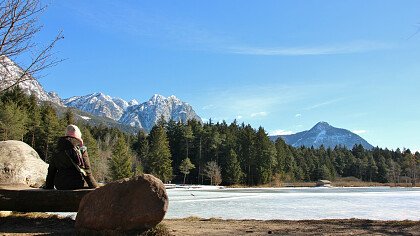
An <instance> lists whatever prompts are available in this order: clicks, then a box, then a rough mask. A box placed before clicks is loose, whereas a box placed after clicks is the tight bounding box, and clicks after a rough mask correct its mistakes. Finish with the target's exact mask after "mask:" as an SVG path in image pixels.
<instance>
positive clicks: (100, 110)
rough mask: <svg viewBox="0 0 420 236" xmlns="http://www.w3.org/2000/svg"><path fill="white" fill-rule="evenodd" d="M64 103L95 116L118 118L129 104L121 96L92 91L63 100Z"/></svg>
mask: <svg viewBox="0 0 420 236" xmlns="http://www.w3.org/2000/svg"><path fill="white" fill-rule="evenodd" d="M63 103H64V105H66V106H69V107H74V108H77V109H79V110H81V111H85V112H89V113H91V114H93V115H95V116H101V117H107V118H110V119H113V120H119V119H120V118H121V116H122V114H123V113H124V111H125V109H127V107H129V106H130V104H129V103H128V102H126V101H125V100H123V99H121V98H112V97H110V96H108V95H105V94H103V93H92V94H89V95H86V96H76V97H71V98H67V99H64V100H63Z"/></svg>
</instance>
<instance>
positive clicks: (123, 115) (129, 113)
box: [0, 57, 372, 149]
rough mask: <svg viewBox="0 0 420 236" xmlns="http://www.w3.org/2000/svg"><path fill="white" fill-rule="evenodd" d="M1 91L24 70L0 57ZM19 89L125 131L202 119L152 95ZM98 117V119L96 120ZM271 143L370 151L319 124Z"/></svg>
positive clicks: (27, 84)
mask: <svg viewBox="0 0 420 236" xmlns="http://www.w3.org/2000/svg"><path fill="white" fill-rule="evenodd" d="M0 60H3V61H1V63H0V82H1V83H0V91H1V90H2V89H4V88H7V87H9V86H10V85H13V83H14V81H16V78H19V77H21V75H22V74H23V70H22V69H21V68H20V67H19V66H17V65H16V64H15V63H14V62H13V61H12V60H10V59H8V58H5V57H3V58H0ZM23 79H24V81H23V82H21V83H20V84H19V87H20V88H21V89H22V90H23V92H24V93H26V94H34V95H35V96H36V97H37V98H38V100H40V101H44V102H51V103H53V104H55V106H56V107H57V108H58V110H59V112H60V113H63V112H64V110H65V108H66V107H73V108H76V109H78V110H79V111H78V112H76V113H77V116H78V117H79V118H82V119H84V120H86V121H87V122H89V123H91V124H94V125H97V124H100V123H103V124H106V125H111V126H115V127H119V128H122V129H123V130H125V131H130V130H131V132H133V131H134V132H135V131H137V130H139V129H144V130H145V131H150V130H151V129H152V127H153V126H154V125H155V124H156V122H157V121H158V120H159V119H160V118H161V117H162V118H163V119H164V120H166V121H169V120H171V119H172V120H175V121H181V122H186V121H188V120H191V119H195V120H198V121H200V122H201V118H200V117H199V116H198V115H197V114H196V113H195V111H194V109H193V108H192V106H191V105H189V104H188V103H186V102H183V101H181V100H180V99H178V98H177V97H175V96H169V97H167V98H166V97H164V96H162V95H158V94H155V95H153V96H152V97H151V98H150V99H149V100H148V101H146V102H143V103H139V102H138V101H137V100H131V101H129V102H127V101H125V100H123V99H121V98H113V97H111V96H108V95H105V94H103V93H92V94H89V95H86V96H74V97H70V98H67V99H61V98H60V97H59V96H58V95H57V94H56V93H54V92H46V91H45V90H44V88H43V87H42V86H41V85H40V84H39V83H38V81H37V80H35V79H34V78H32V77H30V75H26V76H24V77H23ZM98 117H101V118H98ZM270 138H271V139H272V140H273V141H274V140H276V139H277V138H282V139H283V140H284V141H285V142H286V143H287V144H289V145H292V146H294V147H300V146H306V147H311V146H313V147H315V148H317V147H320V146H321V145H323V146H324V147H332V148H333V147H335V146H337V145H341V146H345V147H347V148H352V147H353V146H354V145H355V144H362V145H363V147H364V148H366V149H371V148H372V145H370V144H369V143H368V142H367V141H366V140H364V139H363V138H361V137H360V136H359V135H357V134H354V133H352V132H351V131H349V130H346V129H340V128H335V127H333V126H331V125H329V124H328V123H327V122H319V123H317V124H316V125H315V126H314V127H313V128H311V129H310V130H307V131H302V132H299V133H296V134H291V135H281V136H271V137H270Z"/></svg>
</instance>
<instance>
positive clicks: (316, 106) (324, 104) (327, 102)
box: [305, 98, 344, 110]
mask: <svg viewBox="0 0 420 236" xmlns="http://www.w3.org/2000/svg"><path fill="white" fill-rule="evenodd" d="M343 99H344V98H336V99H332V100H328V101H324V102H321V103H317V104H314V105H312V106H310V107H307V108H305V110H313V109H316V108H320V107H323V106H327V105H331V104H334V103H337V102H339V101H341V100H343Z"/></svg>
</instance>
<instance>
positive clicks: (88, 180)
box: [82, 150, 99, 188]
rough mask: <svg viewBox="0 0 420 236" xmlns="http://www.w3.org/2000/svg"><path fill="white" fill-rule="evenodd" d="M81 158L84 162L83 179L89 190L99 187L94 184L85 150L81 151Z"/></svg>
mask: <svg viewBox="0 0 420 236" xmlns="http://www.w3.org/2000/svg"><path fill="white" fill-rule="evenodd" d="M82 158H83V162H84V168H83V169H84V170H85V172H86V176H85V175H83V178H84V179H85V181H86V183H87V184H88V186H89V188H97V187H99V185H98V183H97V182H96V180H95V178H94V177H93V175H92V169H91V166H90V160H89V155H88V153H87V150H82Z"/></svg>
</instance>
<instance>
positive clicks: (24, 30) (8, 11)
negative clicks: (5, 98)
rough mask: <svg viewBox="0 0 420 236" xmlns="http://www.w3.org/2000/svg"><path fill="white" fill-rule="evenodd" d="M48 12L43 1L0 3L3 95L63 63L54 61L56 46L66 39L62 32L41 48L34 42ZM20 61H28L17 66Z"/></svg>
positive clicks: (14, 0)
mask: <svg viewBox="0 0 420 236" xmlns="http://www.w3.org/2000/svg"><path fill="white" fill-rule="evenodd" d="M45 9H46V6H42V5H41V3H40V0H2V1H0V42H1V43H0V81H1V84H0V93H1V92H3V91H6V90H8V89H10V88H12V87H14V86H16V85H18V84H20V83H22V82H24V81H28V80H36V78H34V76H35V74H36V73H38V72H40V71H43V70H45V69H47V68H49V67H53V66H55V65H57V64H58V63H60V62H61V61H63V60H61V59H55V58H52V57H53V53H52V50H53V48H54V46H55V45H56V43H57V42H58V41H59V40H61V39H63V38H64V37H63V34H62V32H59V33H58V35H57V36H56V37H55V38H54V40H53V41H52V42H51V43H50V44H49V45H47V46H46V47H44V48H41V49H39V45H38V44H37V43H36V42H34V41H33V39H34V37H35V35H36V34H37V33H38V32H39V31H40V30H41V26H40V25H38V24H37V23H38V17H39V16H40V14H41V13H42V12H43V11H44V10H45ZM31 54H32V55H33V56H32V57H30V58H29V55H31ZM19 58H24V59H25V60H24V61H27V63H26V65H23V64H17V62H16V61H17V60H16V59H19Z"/></svg>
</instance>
